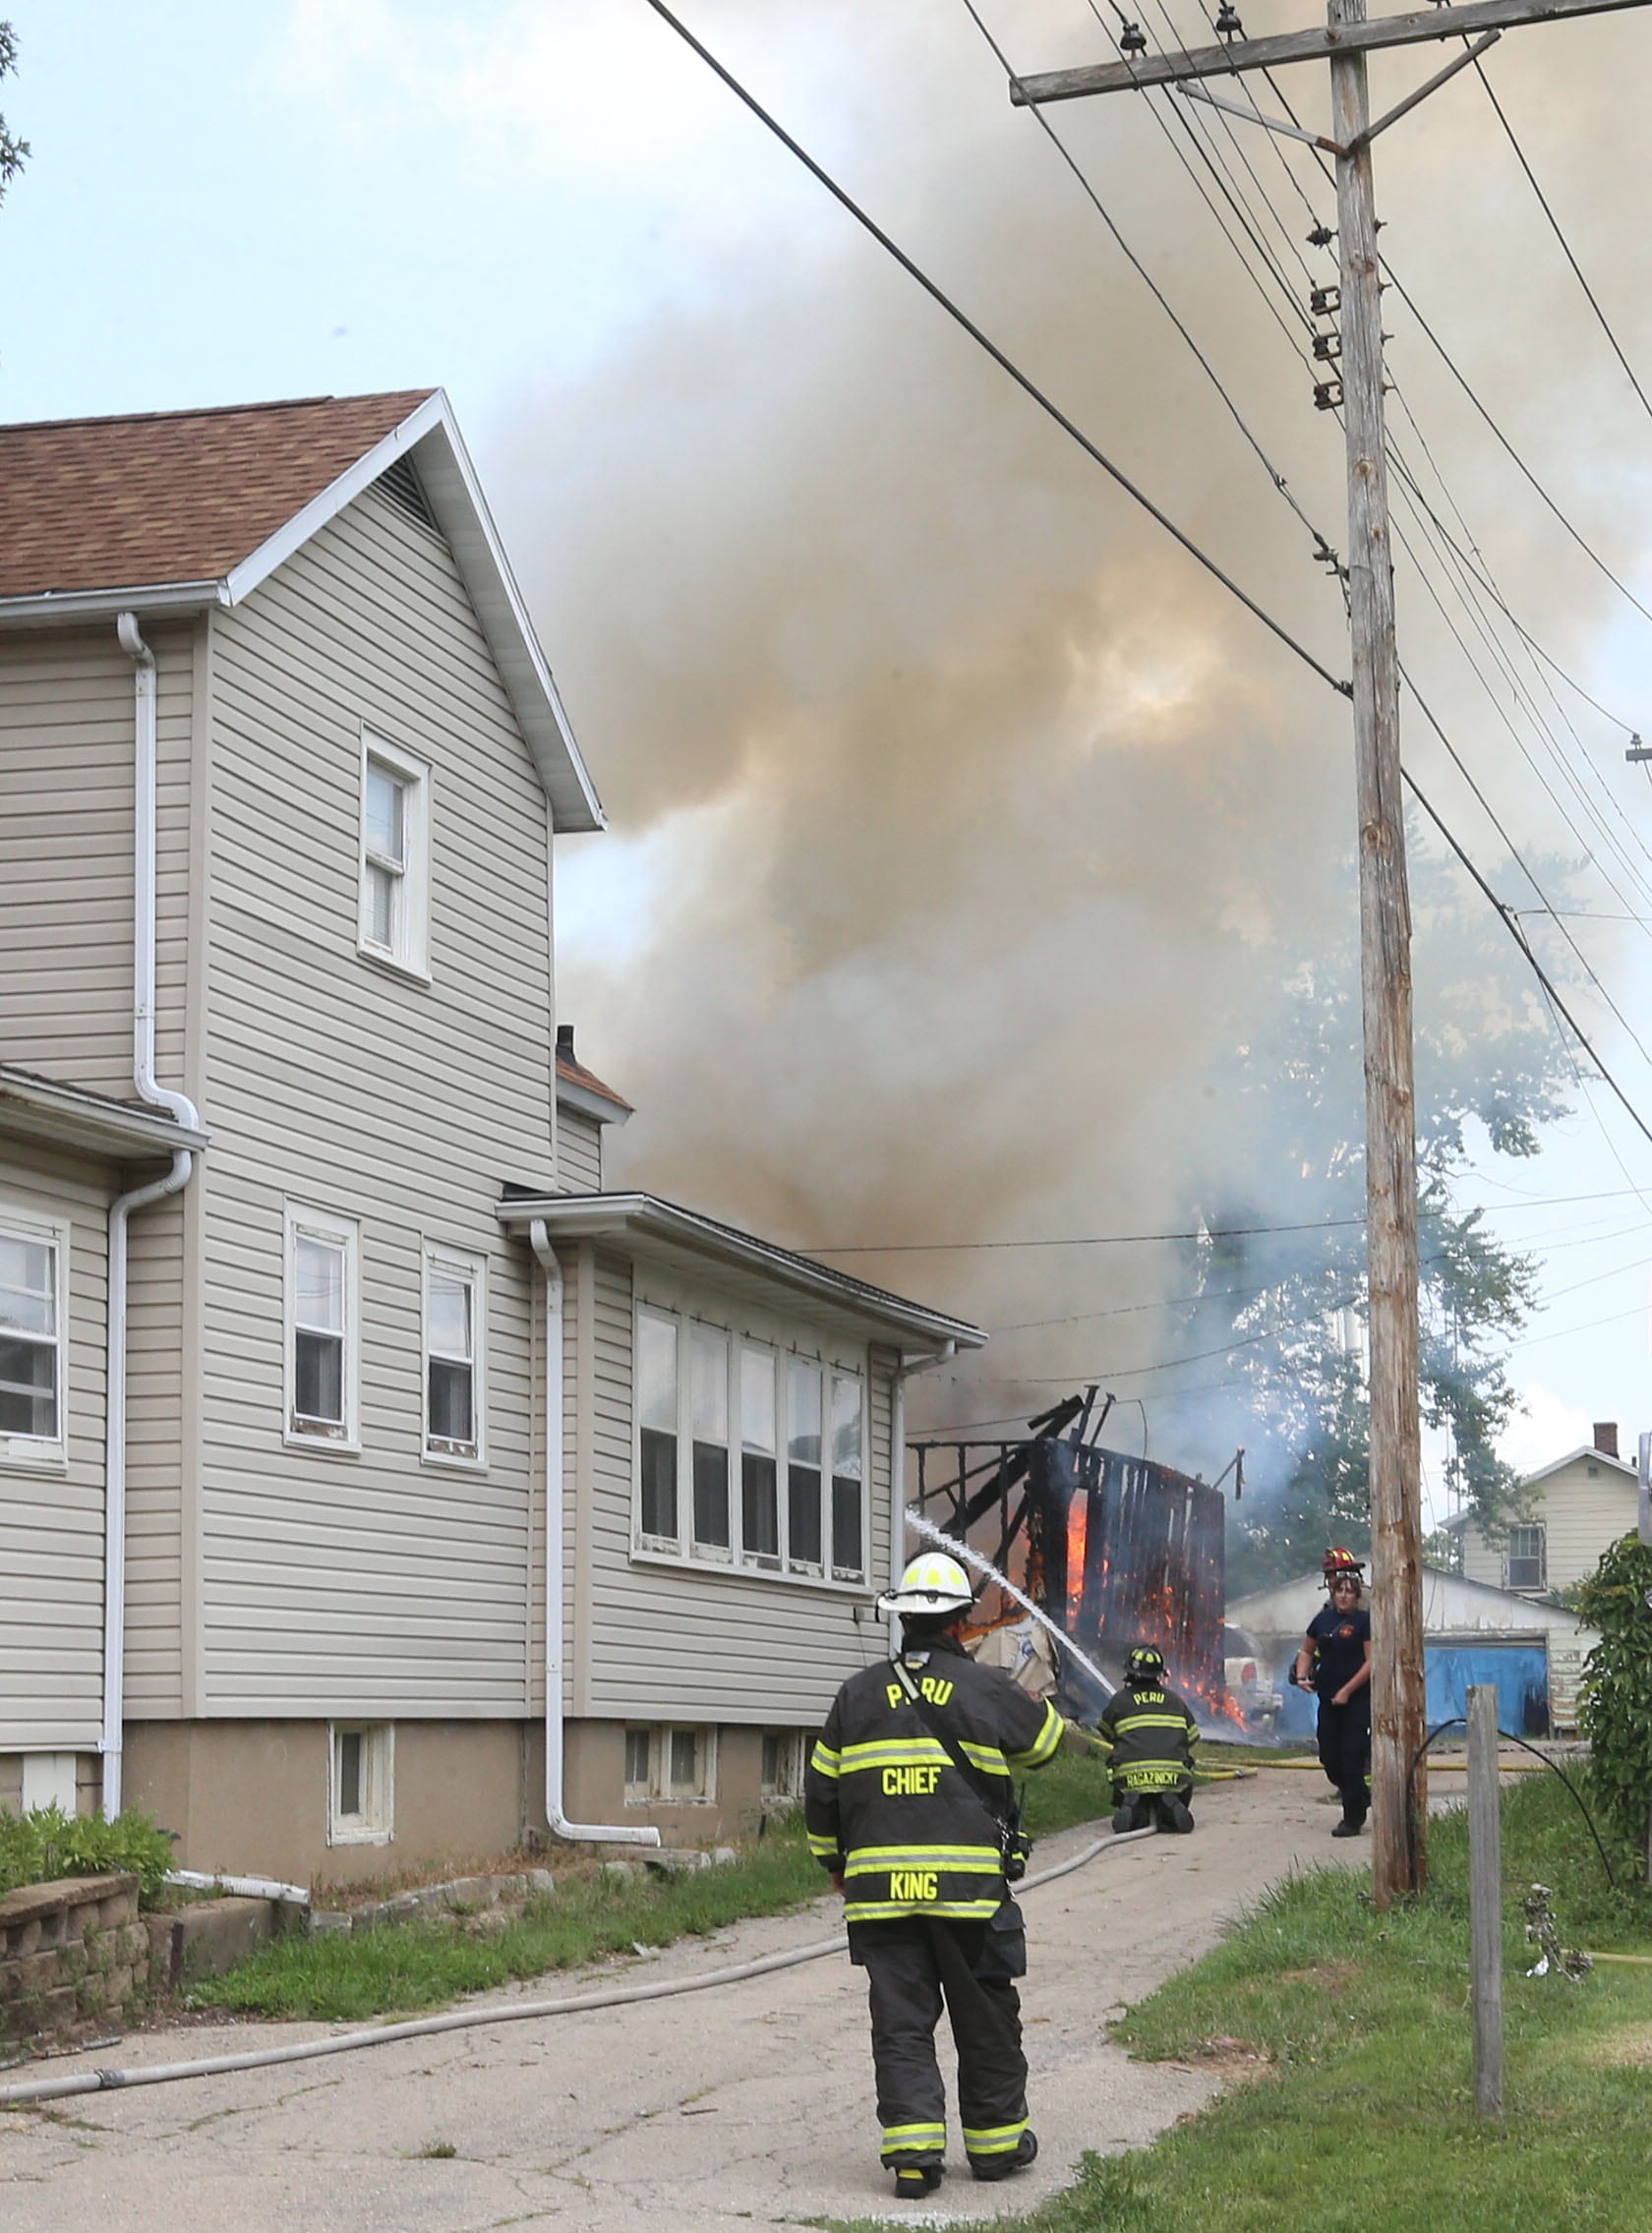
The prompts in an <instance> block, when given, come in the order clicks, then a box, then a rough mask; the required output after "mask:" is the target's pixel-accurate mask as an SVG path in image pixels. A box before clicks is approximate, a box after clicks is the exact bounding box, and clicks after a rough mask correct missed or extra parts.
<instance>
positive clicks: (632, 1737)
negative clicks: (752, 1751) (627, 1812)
mask: <svg viewBox="0 0 1652 2233" xmlns="http://www.w3.org/2000/svg"><path fill="white" fill-rule="evenodd" d="M716 1796H717V1732H716V1731H715V1730H714V1729H680V1728H677V1727H675V1726H673V1725H672V1724H670V1723H661V1724H656V1725H654V1726H653V1727H651V1728H633V1729H627V1730H626V1732H625V1804H626V1805H627V1806H646V1805H647V1804H648V1803H649V1802H650V1801H651V1800H660V1799H676V1800H679V1801H680V1800H683V1799H690V1800H691V1799H711V1798H715V1797H716Z"/></svg>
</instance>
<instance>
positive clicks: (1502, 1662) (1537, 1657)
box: [1423, 1644, 1549, 1736]
mask: <svg viewBox="0 0 1652 2233" xmlns="http://www.w3.org/2000/svg"><path fill="white" fill-rule="evenodd" d="M1423 1666H1424V1670H1425V1674H1426V1678H1427V1686H1428V1689H1427V1695H1428V1707H1427V1711H1428V1726H1429V1728H1430V1729H1433V1728H1434V1727H1435V1726H1436V1724H1437V1723H1440V1722H1446V1721H1450V1720H1452V1719H1453V1718H1454V1717H1456V1716H1458V1715H1461V1714H1466V1713H1467V1712H1468V1693H1469V1690H1470V1687H1471V1686H1472V1685H1473V1684H1475V1683H1478V1682H1491V1683H1495V1684H1496V1686H1497V1694H1498V1727H1499V1729H1503V1730H1507V1731H1508V1733H1509V1734H1510V1735H1512V1736H1547V1735H1548V1734H1549V1658H1548V1654H1547V1652H1546V1651H1545V1650H1544V1648H1543V1646H1542V1645H1541V1644H1428V1645H1425V1647H1424V1651H1423Z"/></svg>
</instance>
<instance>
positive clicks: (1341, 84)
mask: <svg viewBox="0 0 1652 2233" xmlns="http://www.w3.org/2000/svg"><path fill="white" fill-rule="evenodd" d="M1646 4H1647V0H1468V4H1467V5H1463V6H1446V7H1432V8H1429V9H1427V10H1425V11H1423V12H1421V13H1414V14H1409V15H1402V16H1388V17H1382V18H1379V19H1377V20H1376V21H1375V22H1373V21H1369V20H1368V19H1367V17H1366V0H1328V22H1327V25H1326V28H1325V29H1323V30H1307V31H1288V32H1285V33H1282V34H1280V35H1277V36H1273V37H1269V38H1258V39H1247V38H1245V37H1243V35H1241V34H1242V30H1243V27H1242V26H1241V24H1240V22H1239V18H1238V15H1237V13H1236V11H1235V9H1234V8H1233V6H1232V5H1231V0H1225V4H1224V6H1223V8H1222V11H1221V14H1220V16H1219V17H1218V19H1217V26H1216V28H1217V29H1218V30H1219V31H1221V32H1223V33H1224V34H1226V43H1225V44H1223V45H1219V46H1205V47H1197V48H1194V49H1193V50H1192V51H1187V50H1177V51H1176V52H1173V53H1168V54H1158V55H1151V56H1150V55H1149V54H1148V53H1147V51H1146V48H1147V40H1146V38H1145V37H1144V36H1143V34H1142V32H1141V30H1140V29H1139V28H1138V27H1137V26H1136V25H1135V24H1129V25H1127V26H1126V27H1125V28H1124V29H1123V31H1122V32H1121V34H1120V39H1119V44H1120V46H1121V48H1122V49H1123V52H1124V56H1125V59H1124V60H1123V61H1120V62H1112V63H1103V64H1099V65H1095V66H1091V67H1086V68H1081V69H1075V70H1057V71H1050V72H1048V73H1045V74H1044V75H1042V76H1039V77H1033V78H1022V79H1018V80H1016V81H1014V82H1013V83H1012V85H1011V88H1010V97H1011V99H1012V101H1013V102H1014V103H1015V104H1016V105H1017V106H1018V107H1033V106H1037V105H1040V104H1042V103H1045V102H1050V101H1058V100H1072V99H1076V98H1079V97H1082V96H1084V95H1087V94H1091V93H1104V92H1125V91H1130V90H1134V89H1139V88H1144V87H1150V86H1166V85H1173V86H1177V87H1179V88H1181V89H1182V90H1183V91H1184V92H1185V93H1186V94H1188V95H1190V96H1191V97H1196V98H1199V99H1201V100H1205V101H1208V102H1210V103H1211V104H1212V105H1214V106H1215V107H1218V108H1221V109H1223V110H1225V111H1226V112H1227V113H1228V114H1230V115H1236V116H1239V117H1241V118H1243V119H1244V120H1245V121H1246V122H1247V123H1251V124H1262V125H1264V126H1266V127H1267V128H1268V129H1269V130H1271V131H1276V132H1280V133H1283V134H1285V135H1286V136H1287V137H1289V138H1291V139H1296V140H1307V141H1309V142H1311V143H1312V144H1313V145H1315V146H1317V147H1323V148H1325V149H1326V150H1327V151H1328V152H1329V153H1332V154H1334V156H1335V158H1336V223H1337V246H1338V252H1339V257H1340V264H1341V285H1340V290H1339V308H1340V317H1341V322H1342V323H1341V335H1340V357H1339V359H1338V358H1335V357H1332V358H1331V360H1330V361H1331V362H1332V363H1333V365H1334V369H1335V371H1336V373H1337V376H1338V378H1337V379H1336V380H1333V381H1331V382H1328V383H1327V385H1326V387H1325V388H1323V389H1321V390H1319V391H1318V392H1317V393H1316V398H1315V399H1316V401H1317V402H1321V403H1324V404H1328V405H1332V406H1333V405H1334V404H1335V403H1336V402H1337V401H1340V402H1341V405H1342V412H1343V424H1344V428H1345V432H1346V436H1347V464H1348V566H1347V587H1348V608H1349V612H1348V618H1349V633H1350V639H1351V646H1352V660H1353V709H1354V761H1355V772H1356V796H1357V807H1358V817H1359V866H1360V985H1361V994H1362V1000H1363V1007H1364V1017H1365V1104H1366V1158H1365V1161H1366V1211H1367V1232H1366V1249H1367V1279H1368V1285H1369V1295H1370V1333H1371V1390H1370V1393H1371V1525H1372V1596H1373V1605H1372V1629H1373V1641H1372V1653H1371V1661H1372V1667H1371V1673H1372V1752H1371V1776H1372V1799H1373V1807H1372V1830H1373V1841H1372V1846H1373V1850H1372V1891H1373V1897H1374V1898H1375V1901H1376V1904H1377V1906H1378V1907H1379V1908H1386V1907H1387V1906H1388V1904H1389V1902H1390V1901H1391V1900H1392V1899H1393V1898H1394V1897H1395V1896H1396V1895H1397V1894H1400V1893H1403V1892H1406V1891H1410V1890H1415V1889H1416V1888H1417V1887H1418V1885H1419V1884H1420V1883H1421V1881H1422V1878H1423V1874H1424V1869H1425V1864H1426V1846H1425V1834H1426V1828H1427V1821H1428V1792H1427V1784H1426V1780H1425V1774H1424V1769H1423V1766H1422V1762H1421V1753H1422V1744H1423V1738H1424V1734H1425V1725H1424V1692H1423V1591H1422V1580H1423V1574H1422V1485H1421V1476H1422V1449H1421V1440H1420V1431H1419V1424H1418V1402H1417V1364H1418V1359H1417V1349H1418V1336H1417V1153H1416V1111H1415V1098H1414V1091H1413V1078H1412V1034H1411V911H1410V903H1409V899H1408V896H1407V892H1406V881H1405V814H1404V799H1403V795H1402V792H1401V776H1400V760H1399V665H1398V657H1397V653H1396V650H1395V643H1394V602H1393V563H1392V556H1391V545H1390V541H1389V532H1388V491H1387V441H1386V436H1385V432H1384V416H1383V389H1384V382H1383V320H1382V282H1381V278H1380V273H1379V263H1378V254H1377V215H1376V203H1375V196H1374V191H1373V185H1372V172H1371V143H1372V142H1373V140H1375V139H1376V138H1377V137H1378V135H1379V134H1380V133H1382V132H1386V131H1387V128H1388V126H1389V125H1391V124H1394V123H1397V122H1398V120H1399V119H1400V117H1402V116H1404V115H1406V114H1407V113H1408V112H1409V111H1410V110H1411V109H1413V108H1415V107H1416V106H1417V105H1418V103H1419V102H1420V101H1422V100H1424V99H1426V98H1427V96H1428V95H1429V94H1430V93H1431V92H1433V91H1434V90H1435V89H1436V88H1438V87H1440V86H1443V85H1444V84H1445V83H1446V80H1447V79H1449V78H1452V77H1454V76H1455V75H1456V73H1457V72H1458V71H1459V70H1462V69H1465V68H1466V67H1467V66H1468V64H1469V63H1470V62H1471V61H1473V60H1475V59H1476V57H1477V56H1478V54H1480V53H1481V52H1483V51H1484V49H1485V48H1486V47H1487V46H1489V45H1491V44H1492V43H1493V42H1494V41H1495V40H1496V39H1497V38H1498V37H1499V36H1500V35H1501V31H1502V29H1504V28H1506V27H1509V26H1514V25H1523V24H1532V23H1541V22H1548V21H1553V20H1554V19H1556V18H1559V17H1570V16H1584V15H1600V14H1607V13H1611V12H1615V11H1616V10H1618V9H1620V8H1624V7H1638V6H1644V5H1646ZM1458 33H1462V34H1465V35H1468V34H1480V35H1479V36H1478V37H1477V38H1476V41H1475V44H1474V45H1473V46H1472V47H1471V48H1469V49H1468V50H1467V51H1466V52H1464V53H1463V54H1461V55H1459V56H1457V57H1456V59H1455V60H1453V61H1452V62H1450V63H1448V64H1447V65H1446V68H1445V69H1444V70H1441V71H1438V72H1437V73H1436V74H1435V76H1434V77H1432V78H1430V79H1429V80H1428V81H1427V82H1426V83H1425V84H1423V85H1422V86H1419V87H1418V88H1416V90H1415V91H1414V92H1412V93H1410V94H1409V95H1408V96H1407V97H1406V98H1405V99H1404V100H1403V101H1400V102H1399V103H1397V104H1396V105H1395V106H1394V107H1393V108H1391V109H1389V110H1388V111H1387V114H1386V115H1384V116H1382V117H1380V118H1379V119H1378V120H1377V122H1376V123H1375V124H1373V123H1372V122H1371V120H1370V110H1369V104H1368V97H1367V90H1366V62H1365V57H1366V55H1367V53H1368V52H1370V51H1372V50H1373V49H1375V48H1379V47H1390V46H1404V45H1413V44H1417V43H1419V42H1421V41H1424V40H1436V39H1443V38H1448V37H1451V36H1453V35H1455V34H1458ZM1315 60H1319V61H1327V62H1328V63H1329V66H1330V101H1331V130H1330V132H1329V134H1328V135H1326V136H1321V135H1319V134H1315V133H1311V132H1305V131H1303V130H1302V129H1301V128H1300V127H1298V126H1295V125H1292V124H1289V123H1286V122H1285V121H1284V120H1282V119H1279V118H1273V117H1267V116H1262V115H1259V114H1258V112H1257V111H1256V110H1255V109H1254V108H1251V107H1248V106H1247V107H1241V106H1239V105H1238V104H1236V103H1235V102H1233V101H1231V100H1224V99H1222V98H1221V96H1220V95H1219V94H1215V93H1211V92H1210V91H1209V90H1208V89H1207V87H1206V85H1205V81H1206V80H1210V79H1219V78H1233V77H1236V76H1237V75H1238V74H1239V73H1241V72H1243V71H1247V70H1267V69H1271V68H1274V67H1277V66H1279V65H1281V64H1284V63H1289V62H1306V61H1315ZM1313 307H1314V310H1315V312H1316V314H1324V315H1329V314H1330V313H1331V312H1332V311H1334V310H1336V309H1337V307H1338V306H1337V305H1335V304H1332V303H1330V302H1329V300H1328V295H1327V294H1326V293H1325V292H1324V291H1323V290H1317V291H1316V298H1315V301H1314V305H1313ZM1338 388H1339V389H1340V394H1339V395H1338V392H1337V390H1338ZM1638 741H1639V740H1638V738H1637V739H1636V742H1637V743H1638ZM1631 756H1633V755H1632V754H1631ZM1649 756H1652V755H1649Z"/></svg>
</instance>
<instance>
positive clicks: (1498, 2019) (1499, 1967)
mask: <svg viewBox="0 0 1652 2233" xmlns="http://www.w3.org/2000/svg"><path fill="white" fill-rule="evenodd" d="M1497 1716H1498V1694H1497V1690H1496V1688H1495V1686H1494V1685H1493V1684H1491V1683H1489V1682H1477V1683H1476V1684H1475V1685H1474V1686H1473V1688H1472V1689H1471V1690H1470V1691H1469V1693H1468V1930H1469V1941H1470V1945H1471V1948H1472V1963H1473V1999H1474V2106H1475V2108H1476V2109H1478V2110H1479V2112H1480V2114H1481V2116H1483V2117H1501V2116H1502V2115H1503V1821H1502V1816H1501V1814H1500V1813H1499V1804H1500V1794H1499V1791H1498V1718H1497Z"/></svg>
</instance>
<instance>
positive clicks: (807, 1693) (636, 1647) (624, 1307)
mask: <svg viewBox="0 0 1652 2233" xmlns="http://www.w3.org/2000/svg"><path fill="white" fill-rule="evenodd" d="M578 1276H579V1274H578V1273H576V1277H578ZM589 1285H590V1294H589V1305H588V1308H589V1315H590V1318H591V1320H592V1321H593V1322H594V1349H595V1353H594V1358H593V1370H592V1374H591V1395H592V1408H591V1410H590V1411H589V1412H587V1413H586V1414H585V1415H584V1416H583V1417H582V1418H581V1420H580V1425H581V1427H583V1428H585V1429H586V1431H587V1433H588V1435H589V1438H590V1441H589V1468H588V1473H587V1472H585V1469H584V1468H583V1467H581V1476H582V1477H581V1478H580V1480H579V1487H578V1494H579V1497H580V1499H581V1501H580V1523H581V1536H582V1546H581V1548H582V1551H583V1553H584V1555H585V1556H586V1557H588V1558H589V1561H590V1568H591V1578H590V1590H589V1617H588V1622H587V1623H586V1625H585V1626H584V1627H583V1628H582V1629H581V1630H580V1632H579V1634H578V1639H577V1655H576V1654H575V1652H573V1651H570V1660H571V1659H573V1658H574V1657H575V1656H577V1660H578V1665H577V1668H576V1669H575V1672H574V1675H573V1679H572V1681H571V1682H570V1684H569V1689H568V1703H569V1706H570V1709H571V1710H576V1711H578V1712H580V1713H582V1714H583V1713H589V1714H591V1715H595V1716H599V1717H606V1716H625V1717H632V1716H635V1717H640V1718H646V1719H650V1720H656V1721H658V1720H674V1721H686V1720H706V1721H715V1722H733V1723H753V1724H767V1725H769V1726H774V1725H776V1724H782V1723H786V1722H794V1723H808V1724H812V1723H815V1722H817V1721H819V1720H820V1719H822V1718H823V1717H824V1715H825V1712H826V1708H827V1707H828V1706H829V1705H830V1703H831V1701H832V1697H833V1694H834V1693H835V1691H836V1690H837V1687H838V1685H839V1683H840V1682H842V1680H843V1679H844V1677H845V1675H849V1674H852V1673H853V1672H854V1671H855V1670H856V1668H859V1667H862V1666H865V1665H867V1664H869V1662H870V1661H871V1660H872V1659H874V1658H875V1657H876V1656H877V1655H878V1653H879V1651H880V1649H881V1645H882V1636H883V1628H882V1624H881V1622H879V1621H878V1620H876V1619H875V1617H874V1616H872V1613H871V1608H870V1604H869V1602H868V1601H869V1598H870V1595H871V1594H872V1592H874V1591H875V1590H876V1589H878V1588H880V1587H881V1586H882V1578H883V1576H884V1574H885V1573H886V1571H887V1569H888V1564H889V1497H888V1484H889V1434H890V1416H891V1411H890V1394H891V1380H890V1367H891V1366H892V1364H893V1362H894V1359H893V1356H892V1354H891V1353H889V1352H886V1351H872V1352H870V1353H869V1352H868V1350H867V1348H866V1346H865V1345H864V1344H863V1343H862V1344H860V1345H858V1346H856V1344H854V1343H853V1342H851V1341H849V1340H848V1339H847V1338H846V1337H845V1336H842V1335H839V1336H835V1337H833V1336H823V1335H822V1334H821V1333H820V1332H819V1331H817V1330H815V1329H812V1328H810V1327H807V1326H805V1325H803V1324H801V1323H798V1322H796V1321H793V1320H790V1319H789V1318H788V1317H787V1316H785V1315H784V1305H783V1304H782V1305H777V1307H776V1308H775V1309H774V1310H772V1311H771V1312H768V1313H758V1312H756V1311H754V1310H753V1309H752V1307H751V1306H750V1305H749V1304H746V1303H743V1302H736V1301H733V1300H728V1299H723V1298H720V1297H718V1296H717V1295H716V1294H715V1292H714V1291H713V1290H711V1289H710V1288H709V1286H708V1287H707V1288H706V1289H705V1290H704V1291H703V1292H701V1293H700V1294H699V1295H698V1296H697V1298H696V1299H694V1300H692V1301H691V1303H690V1307H691V1308H695V1309H697V1310H699V1311H700V1312H702V1313H703V1315H704V1317H705V1318H706V1319H707V1321H708V1322H715V1323H718V1324H723V1325H730V1324H732V1325H734V1326H736V1327H738V1329H739V1330H740V1331H741V1332H743V1333H746V1334H748V1335H750V1336H751V1337H752V1338H753V1339H756V1340H763V1341H768V1342H772V1343H773V1344H774V1345H775V1346H776V1347H777V1348H779V1349H781V1350H782V1351H784V1350H786V1349H788V1348H791V1347H796V1348H797V1349H798V1350H799V1351H801V1352H803V1353H805V1354H809V1355H819V1354H823V1355H824V1356H825V1357H826V1359H827V1360H828V1361H829V1362H831V1363H833V1364H836V1365H838V1366H840V1367H842V1368H843V1369H844V1370H846V1371H856V1372H858V1373H859V1374H861V1376H862V1377H863V1378H866V1379H867V1381H868V1389H869V1406H868V1408H869V1412H870V1428H869V1446H868V1450H867V1458H866V1462H867V1468H868V1473H869V1477H870V1487H871V1495H870V1498H869V1504H870V1513H871V1524H870V1530H869V1536H870V1540H869V1544H868V1554H867V1556H868V1564H869V1572H868V1583H867V1589H866V1591H865V1592H851V1591H847V1590H841V1589H840V1590H831V1589H818V1588H810V1587H807V1586H805V1585H803V1584H801V1583H795V1582H790V1581H785V1580H781V1579H779V1578H773V1579H771V1578H769V1577H768V1576H764V1575H755V1574H751V1573H745V1572H733V1571H730V1572H723V1571H720V1570H719V1569H717V1568H715V1567H710V1566H695V1567H692V1568H689V1567H676V1566H670V1565H661V1564H658V1563H655V1562H652V1561H644V1560H640V1559H633V1557H631V1523H632V1496H631V1482H632V1474H633V1457H632V1411H631V1354H632V1342H633V1308H634V1302H635V1301H636V1300H638V1299H642V1300H662V1301H665V1302H666V1303H667V1304H668V1306H670V1305H679V1304H680V1303H681V1302H682V1301H683V1299H684V1298H683V1294H682V1291H681V1290H680V1289H679V1288H668V1289H664V1290H662V1288H661V1286H660V1283H659V1282H658V1281H657V1280H653V1279H651V1277H650V1276H649V1275H648V1274H645V1273H642V1272H638V1273H636V1274H635V1278H634V1285H633V1274H632V1269H631V1266H630V1265H629V1264H628V1263H626V1262H625V1261H624V1260H623V1259H620V1258H619V1257H612V1256H609V1255H608V1254H606V1253H598V1254H597V1255H596V1256H595V1259H594V1266H593V1275H592V1276H591V1278H590V1281H589ZM581 1299H582V1303H583V1302H584V1296H583V1294H582V1298H581ZM581 1454H582V1455H583V1454H584V1453H581ZM574 1605H575V1599H574V1589H573V1582H572V1577H571V1575H570V1583H569V1615H570V1621H571V1617H572V1614H573V1611H574ZM856 1613H858V1614H859V1615H860V1617H859V1618H856ZM571 1640H572V1639H571V1635H570V1641H571Z"/></svg>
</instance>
